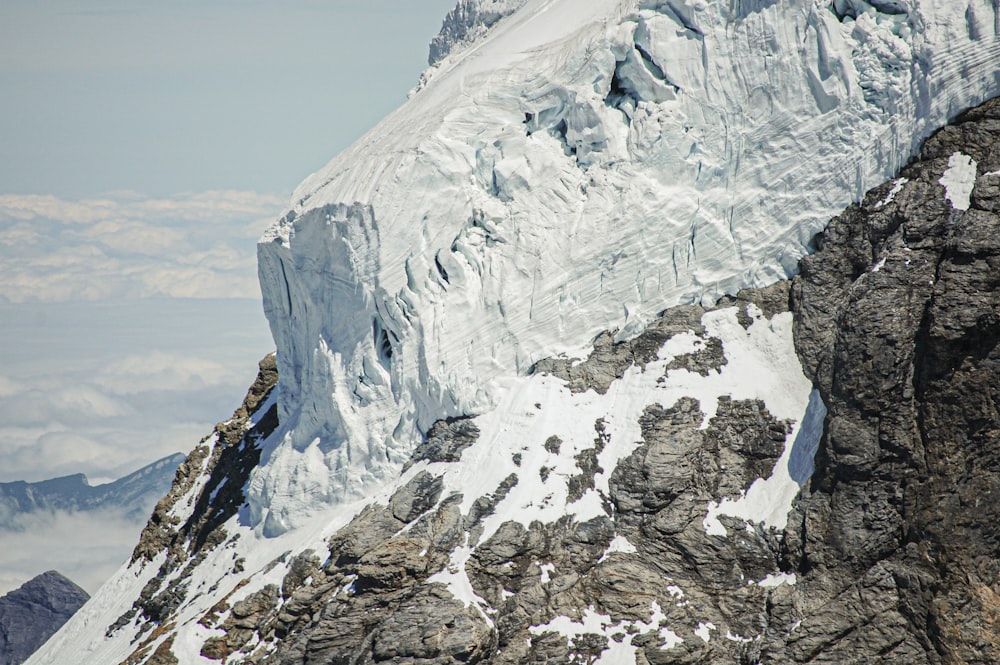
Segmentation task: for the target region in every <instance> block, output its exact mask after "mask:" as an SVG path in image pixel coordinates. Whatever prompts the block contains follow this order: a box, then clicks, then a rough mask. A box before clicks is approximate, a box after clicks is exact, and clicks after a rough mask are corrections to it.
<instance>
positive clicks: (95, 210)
mask: <svg viewBox="0 0 1000 665" xmlns="http://www.w3.org/2000/svg"><path fill="white" fill-rule="evenodd" d="M282 205H283V200H282V199H281V198H279V197H277V196H273V195H267V194H258V193H255V192H240V191H212V192H200V193H196V194H182V195H178V196H175V197H172V198H150V197H145V196H142V195H140V194H136V193H135V192H117V193H114V194H111V195H108V196H105V197H102V198H89V199H80V200H67V199H62V198H59V197H56V196H50V195H14V194H7V195H0V262H2V263H3V266H4V270H3V271H2V272H0V299H3V300H6V301H8V302H39V301H41V302H69V301H79V300H100V299H108V298H149V297H179V298H254V299H256V298H259V296H260V292H259V289H258V286H257V276H256V246H255V241H256V239H257V238H258V237H259V236H260V234H261V233H262V232H263V231H264V229H265V228H266V227H267V225H268V224H269V223H270V221H271V220H273V219H274V218H275V217H276V216H277V215H278V214H279V213H280V211H281V209H282Z"/></svg>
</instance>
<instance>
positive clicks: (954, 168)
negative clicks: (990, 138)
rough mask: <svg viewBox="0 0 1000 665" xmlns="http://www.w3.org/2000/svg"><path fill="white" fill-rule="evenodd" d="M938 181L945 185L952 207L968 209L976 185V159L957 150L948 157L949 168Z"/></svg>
mask: <svg viewBox="0 0 1000 665" xmlns="http://www.w3.org/2000/svg"><path fill="white" fill-rule="evenodd" d="M938 182H939V183H941V184H942V185H943V186H944V192H945V194H944V196H945V198H946V199H948V200H949V201H951V207H952V208H954V209H955V210H968V209H969V205H970V204H971V199H972V188H973V187H975V185H976V160H974V159H973V158H972V157H969V156H968V155H963V154H962V153H960V152H956V153H955V154H953V155H952V156H951V157H949V158H948V168H947V169H946V170H945V172H944V174H943V175H942V176H941V179H940V180H938Z"/></svg>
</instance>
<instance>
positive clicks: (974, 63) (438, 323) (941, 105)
mask: <svg viewBox="0 0 1000 665" xmlns="http://www.w3.org/2000/svg"><path fill="white" fill-rule="evenodd" d="M468 4H469V3H468V2H465V3H463V5H468ZM489 4H490V3H484V7H485V9H489V7H487V6H486V5H489ZM873 5H874V6H873ZM511 6H513V5H511ZM876 7H881V8H882V11H879V10H878V9H876ZM501 9H504V11H507V10H509V9H510V7H507V5H504V7H503V8H501ZM497 11H499V10H497ZM466 14H469V12H466ZM998 21H1000V18H998V17H997V14H996V10H995V9H994V6H993V4H992V3H990V2H988V1H987V0H968V1H961V2H954V1H952V0H947V1H946V0H923V1H918V0H908V1H907V2H893V3H886V2H876V3H872V4H869V3H867V2H864V1H863V0H836V1H835V2H830V0H783V1H782V2H758V1H752V2H751V1H744V2H730V1H728V0H727V1H722V0H718V1H709V0H664V1H660V2H654V1H652V0H642V1H640V2H637V1H635V0H633V1H631V2H621V1H618V0H585V1H584V0H529V1H528V2H526V3H524V5H523V6H522V7H521V8H520V9H518V10H516V11H515V12H514V13H513V14H512V15H510V16H508V17H507V18H505V19H503V20H501V21H500V22H499V23H497V24H496V25H495V26H494V27H493V28H492V29H490V30H489V31H488V32H486V34H485V36H484V37H482V38H481V39H479V40H478V41H475V42H474V43H472V44H471V45H469V46H467V47H465V48H464V49H463V48H460V47H461V44H458V45H457V46H458V47H457V49H456V50H454V51H452V52H451V53H450V54H449V55H448V56H447V57H445V58H444V59H443V60H441V61H440V62H439V63H438V64H437V65H436V66H435V67H433V68H432V69H431V70H429V72H428V73H427V74H426V75H425V77H424V85H423V87H422V88H421V89H420V90H419V91H417V92H416V93H415V94H414V95H413V96H412V98H411V99H410V100H409V101H408V103H406V104H405V105H404V106H403V107H402V108H400V109H399V110H398V111H396V112H395V113H394V114H392V115H391V116H389V117H388V118H386V119H385V120H384V121H383V122H382V123H381V124H380V125H378V126H377V127H376V128H375V129H373V130H372V131H371V132H370V133H369V134H367V135H366V136H365V137H363V138H362V139H361V140H360V141H359V142H358V143H357V144H355V145H354V146H353V147H351V148H350V149H348V150H347V151H346V152H344V153H343V154H342V155H340V156H339V157H337V158H336V159H334V160H333V161H332V162H330V164H328V165H327V166H326V167H325V168H324V169H322V170H321V171H319V172H317V173H315V174H314V175H312V176H310V177H309V178H308V179H307V180H306V181H305V182H304V183H303V184H302V185H301V186H300V187H299V189H298V190H297V191H296V192H295V194H294V197H293V202H292V206H291V209H290V210H289V211H288V213H287V214H286V215H284V216H283V217H282V218H281V220H279V221H278V222H277V223H276V224H275V225H274V226H273V227H272V228H271V229H270V230H269V231H268V232H267V234H266V235H265V237H264V238H263V239H262V240H261V243H260V245H259V256H260V277H261V284H262V288H263V292H264V306H265V310H266V313H267V316H268V319H269V321H270V325H271V329H272V332H273V334H274V338H275V342H276V344H277V348H278V359H279V368H280V372H281V377H282V378H281V391H282V393H281V398H280V400H281V421H282V423H283V424H284V425H285V426H286V435H285V436H284V438H283V439H281V440H280V441H278V442H276V443H274V444H273V446H272V447H271V448H270V449H269V450H268V451H267V452H266V454H265V462H264V464H263V465H262V467H261V468H260V469H259V471H258V472H257V473H256V475H255V476H254V478H253V480H252V482H251V485H250V488H249V497H250V505H251V509H252V511H251V512H252V515H253V520H254V522H255V523H256V524H259V525H260V526H261V529H262V531H263V532H264V533H265V534H267V535H277V534H280V533H282V532H284V531H286V530H287V529H289V528H292V527H294V526H295V525H297V524H299V523H300V522H302V521H303V520H305V519H307V518H308V516H309V515H310V514H312V513H313V512H315V511H317V510H320V511H322V510H325V506H328V505H331V504H335V503H338V502H341V501H347V500H353V499H356V498H358V497H361V496H364V495H365V494H366V493H368V492H370V491H372V489H373V488H375V487H378V486H380V485H381V484H382V483H384V482H385V481H386V480H388V479H391V478H393V477H394V476H395V475H396V474H397V473H398V469H399V468H400V466H401V465H402V464H403V463H404V462H405V460H406V459H407V458H408V456H409V453H410V451H411V450H412V449H413V448H414V446H415V445H416V444H417V443H418V442H419V441H420V440H421V437H422V435H423V432H425V431H426V429H427V428H428V427H429V426H430V424H431V423H432V422H434V421H435V420H438V419H440V418H443V417H447V416H456V415H469V414H481V413H486V412H488V411H490V410H491V409H493V408H494V407H495V406H496V405H497V404H498V403H499V400H500V393H499V392H498V386H499V385H500V384H501V383H502V379H504V378H505V377H512V376H520V375H524V374H525V373H526V372H527V371H528V369H529V368H530V367H531V366H532V365H533V364H534V363H535V362H536V361H538V360H540V359H542V358H546V357H551V356H558V355H561V354H564V355H567V356H571V357H573V356H575V357H580V356H581V355H582V354H583V353H584V351H585V349H586V347H587V346H588V345H589V343H590V342H591V340H593V339H594V337H595V336H596V335H597V334H598V333H600V332H601V331H603V330H619V331H620V332H619V333H618V334H619V336H620V337H628V336H630V335H632V334H634V333H635V332H637V331H638V330H640V329H641V328H642V326H644V325H645V324H646V323H647V322H648V321H649V320H650V318H651V317H652V316H654V315H655V314H656V313H658V312H660V311H662V310H663V309H665V308H666V307H669V306H671V305H676V304H679V303H689V302H708V303H711V302H714V301H715V300H716V299H717V298H718V297H719V296H720V295H722V294H725V293H734V292H735V291H737V290H738V289H739V288H741V287H746V286H763V285H767V284H769V283H772V282H774V281H776V280H779V279H782V278H785V277H787V276H789V275H790V274H792V273H793V271H794V270H795V266H796V264H797V261H798V259H799V258H800V257H801V256H802V255H803V254H805V253H806V252H807V251H808V244H809V241H810V239H811V238H812V236H813V235H814V234H815V233H816V232H817V231H819V230H820V229H821V228H822V227H823V226H824V225H825V224H826V222H827V220H829V218H830V217H831V216H833V215H834V214H836V213H838V212H839V211H840V210H842V209H843V208H844V207H845V206H846V205H847V204H848V203H850V202H851V201H853V200H855V199H857V198H859V197H860V195H861V194H862V193H863V192H864V191H866V190H867V189H868V188H870V187H871V186H874V185H875V184H878V183H881V182H882V181H884V180H886V179H887V178H889V177H891V176H893V175H894V174H895V173H896V171H897V170H898V168H899V167H900V166H901V165H902V164H904V163H905V162H906V161H907V159H908V158H909V156H910V155H911V154H912V153H913V152H914V151H915V149H916V147H917V146H918V144H919V143H920V141H921V140H922V139H923V138H924V137H926V136H927V135H928V134H929V133H930V132H931V131H932V130H933V129H935V128H937V127H939V126H941V125H943V124H944V123H945V122H946V121H947V120H948V118H949V117H951V116H953V115H954V114H956V113H957V112H958V111H960V110H961V109H964V108H967V107H969V106H971V105H974V104H976V103H979V102H981V101H982V100H984V99H986V98H988V97H990V96H992V95H995V94H996V93H997V92H1000V80H998V77H997V73H996V70H995V68H993V67H991V66H990V63H993V62H997V61H1000V41H998V38H997V30H996V26H997V24H998ZM480 31H482V30H480ZM956 191H957V190H956ZM956 196H957V194H956Z"/></svg>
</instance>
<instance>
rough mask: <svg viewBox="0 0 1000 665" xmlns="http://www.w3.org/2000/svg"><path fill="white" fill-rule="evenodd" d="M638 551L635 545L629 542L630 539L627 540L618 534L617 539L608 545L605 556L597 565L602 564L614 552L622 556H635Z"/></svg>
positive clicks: (603, 555) (602, 556)
mask: <svg viewBox="0 0 1000 665" xmlns="http://www.w3.org/2000/svg"><path fill="white" fill-rule="evenodd" d="M638 551H639V550H637V549H636V548H635V545H633V544H632V543H630V542H629V541H628V538H626V537H625V536H623V535H621V534H616V535H615V537H614V538H612V539H611V542H610V543H609V544H608V549H606V550H604V554H602V555H601V558H600V559H598V560H597V563H601V562H602V561H604V560H605V559H607V558H608V555H609V554H611V553H613V552H621V553H622V554H635V553H636V552H638Z"/></svg>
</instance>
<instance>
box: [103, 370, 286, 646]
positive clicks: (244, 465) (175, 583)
mask: <svg viewBox="0 0 1000 665" xmlns="http://www.w3.org/2000/svg"><path fill="white" fill-rule="evenodd" d="M277 382H278V369H277V364H276V362H275V357H274V354H273V353H272V354H269V355H267V356H265V357H264V358H263V359H262V360H261V361H260V362H259V363H258V373H257V377H256V379H255V380H254V382H253V384H252V385H251V386H250V389H249V390H248V391H247V395H246V397H245V398H244V400H243V403H242V404H241V405H240V406H239V408H237V410H236V411H235V412H234V413H233V417H232V418H231V419H230V420H228V421H225V422H223V423H219V424H218V425H216V427H215V433H214V434H213V435H212V436H214V437H216V439H217V442H216V443H215V445H212V446H210V444H209V440H210V439H211V438H212V436H210V437H206V438H205V439H203V440H202V442H201V444H200V445H199V446H198V447H196V448H195V449H194V451H192V452H191V454H190V455H188V458H187V460H185V461H184V462H181V464H180V466H179V467H178V468H177V472H176V473H175V476H174V484H173V486H172V487H171V489H170V492H168V493H167V495H166V496H165V497H164V498H162V499H161V500H160V501H159V502H158V503H157V505H156V508H155V509H154V510H153V515H152V516H151V517H150V519H149V522H148V523H147V524H146V527H145V528H144V529H143V531H142V534H141V535H140V537H139V543H138V544H137V545H136V547H135V550H134V551H133V552H132V562H133V563H135V562H136V561H139V560H145V561H152V560H153V558H154V557H155V556H156V555H157V554H158V553H160V552H165V553H166V554H167V557H166V560H165V561H164V562H163V563H162V564H161V566H160V569H159V572H158V574H157V576H156V577H154V578H152V579H151V580H150V581H149V582H148V583H147V584H146V586H145V587H144V588H143V590H142V592H141V594H140V596H139V598H138V599H136V601H135V602H134V603H133V604H132V607H131V608H130V609H129V610H128V611H127V612H125V613H124V614H122V616H120V617H119V618H118V619H117V620H116V621H115V622H114V623H113V624H112V625H111V626H110V627H109V628H108V630H107V633H106V634H107V635H108V636H110V635H112V634H113V633H114V632H115V631H117V630H119V629H120V628H122V627H123V626H125V625H127V624H128V623H129V622H130V621H132V620H133V619H135V617H136V616H137V615H138V616H141V617H142V618H143V619H145V622H146V623H145V629H147V630H148V629H151V628H152V627H153V625H155V624H162V623H164V622H166V621H167V620H168V618H169V617H170V616H171V615H172V614H173V612H174V610H175V609H176V608H177V607H178V606H179V605H180V604H181V603H182V602H183V601H184V599H185V598H186V596H187V590H188V579H189V578H190V575H191V574H192V572H193V571H194V570H195V568H196V567H197V565H198V563H199V562H200V561H201V560H202V559H203V558H204V556H205V555H206V554H207V552H208V551H209V550H211V549H212V548H214V547H217V546H218V545H220V544H221V543H222V542H223V541H225V539H226V538H227V534H226V532H225V529H224V528H223V527H222V525H223V523H224V522H225V521H226V520H228V519H229V518H230V517H232V516H233V515H235V514H236V512H237V511H238V510H239V508H240V506H242V505H243V503H244V501H245V497H244V495H243V487H244V486H245V485H246V482H247V478H248V477H249V475H250V472H251V471H252V470H253V468H254V467H255V466H257V463H258V462H259V461H260V449H259V448H258V447H257V443H258V442H259V441H260V440H261V439H262V438H263V437H265V436H267V435H268V434H270V433H271V432H273V431H274V429H275V428H276V427H277V426H278V420H277V409H276V407H275V406H274V405H272V406H271V408H270V409H268V411H267V412H266V413H263V414H259V413H258V411H259V410H260V408H261V406H262V405H264V403H265V401H266V400H267V398H268V396H269V395H270V393H271V391H272V390H273V389H274V386H275V385H276V384H277ZM237 433H238V434H239V435H238V436H237ZM206 475H207V480H204V482H203V484H202V486H201V487H200V489H199V490H197V492H198V493H197V500H196V502H195V506H194V509H193V510H191V511H190V512H189V513H188V516H187V519H186V520H184V522H183V524H182V523H181V519H180V518H178V517H177V516H176V515H175V514H174V507H175V506H176V505H177V503H178V502H180V501H181V500H182V499H183V498H184V497H186V496H188V495H189V494H190V493H191V492H193V491H195V486H196V485H197V484H198V482H199V481H201V480H203V477H204V476H206ZM178 570H181V573H180V574H179V575H178V576H177V578H176V579H172V580H171V582H170V584H168V585H167V587H166V588H165V589H162V590H161V587H162V586H163V584H164V581H165V580H166V579H167V578H168V577H169V576H170V575H171V574H173V573H175V572H176V571H178Z"/></svg>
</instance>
